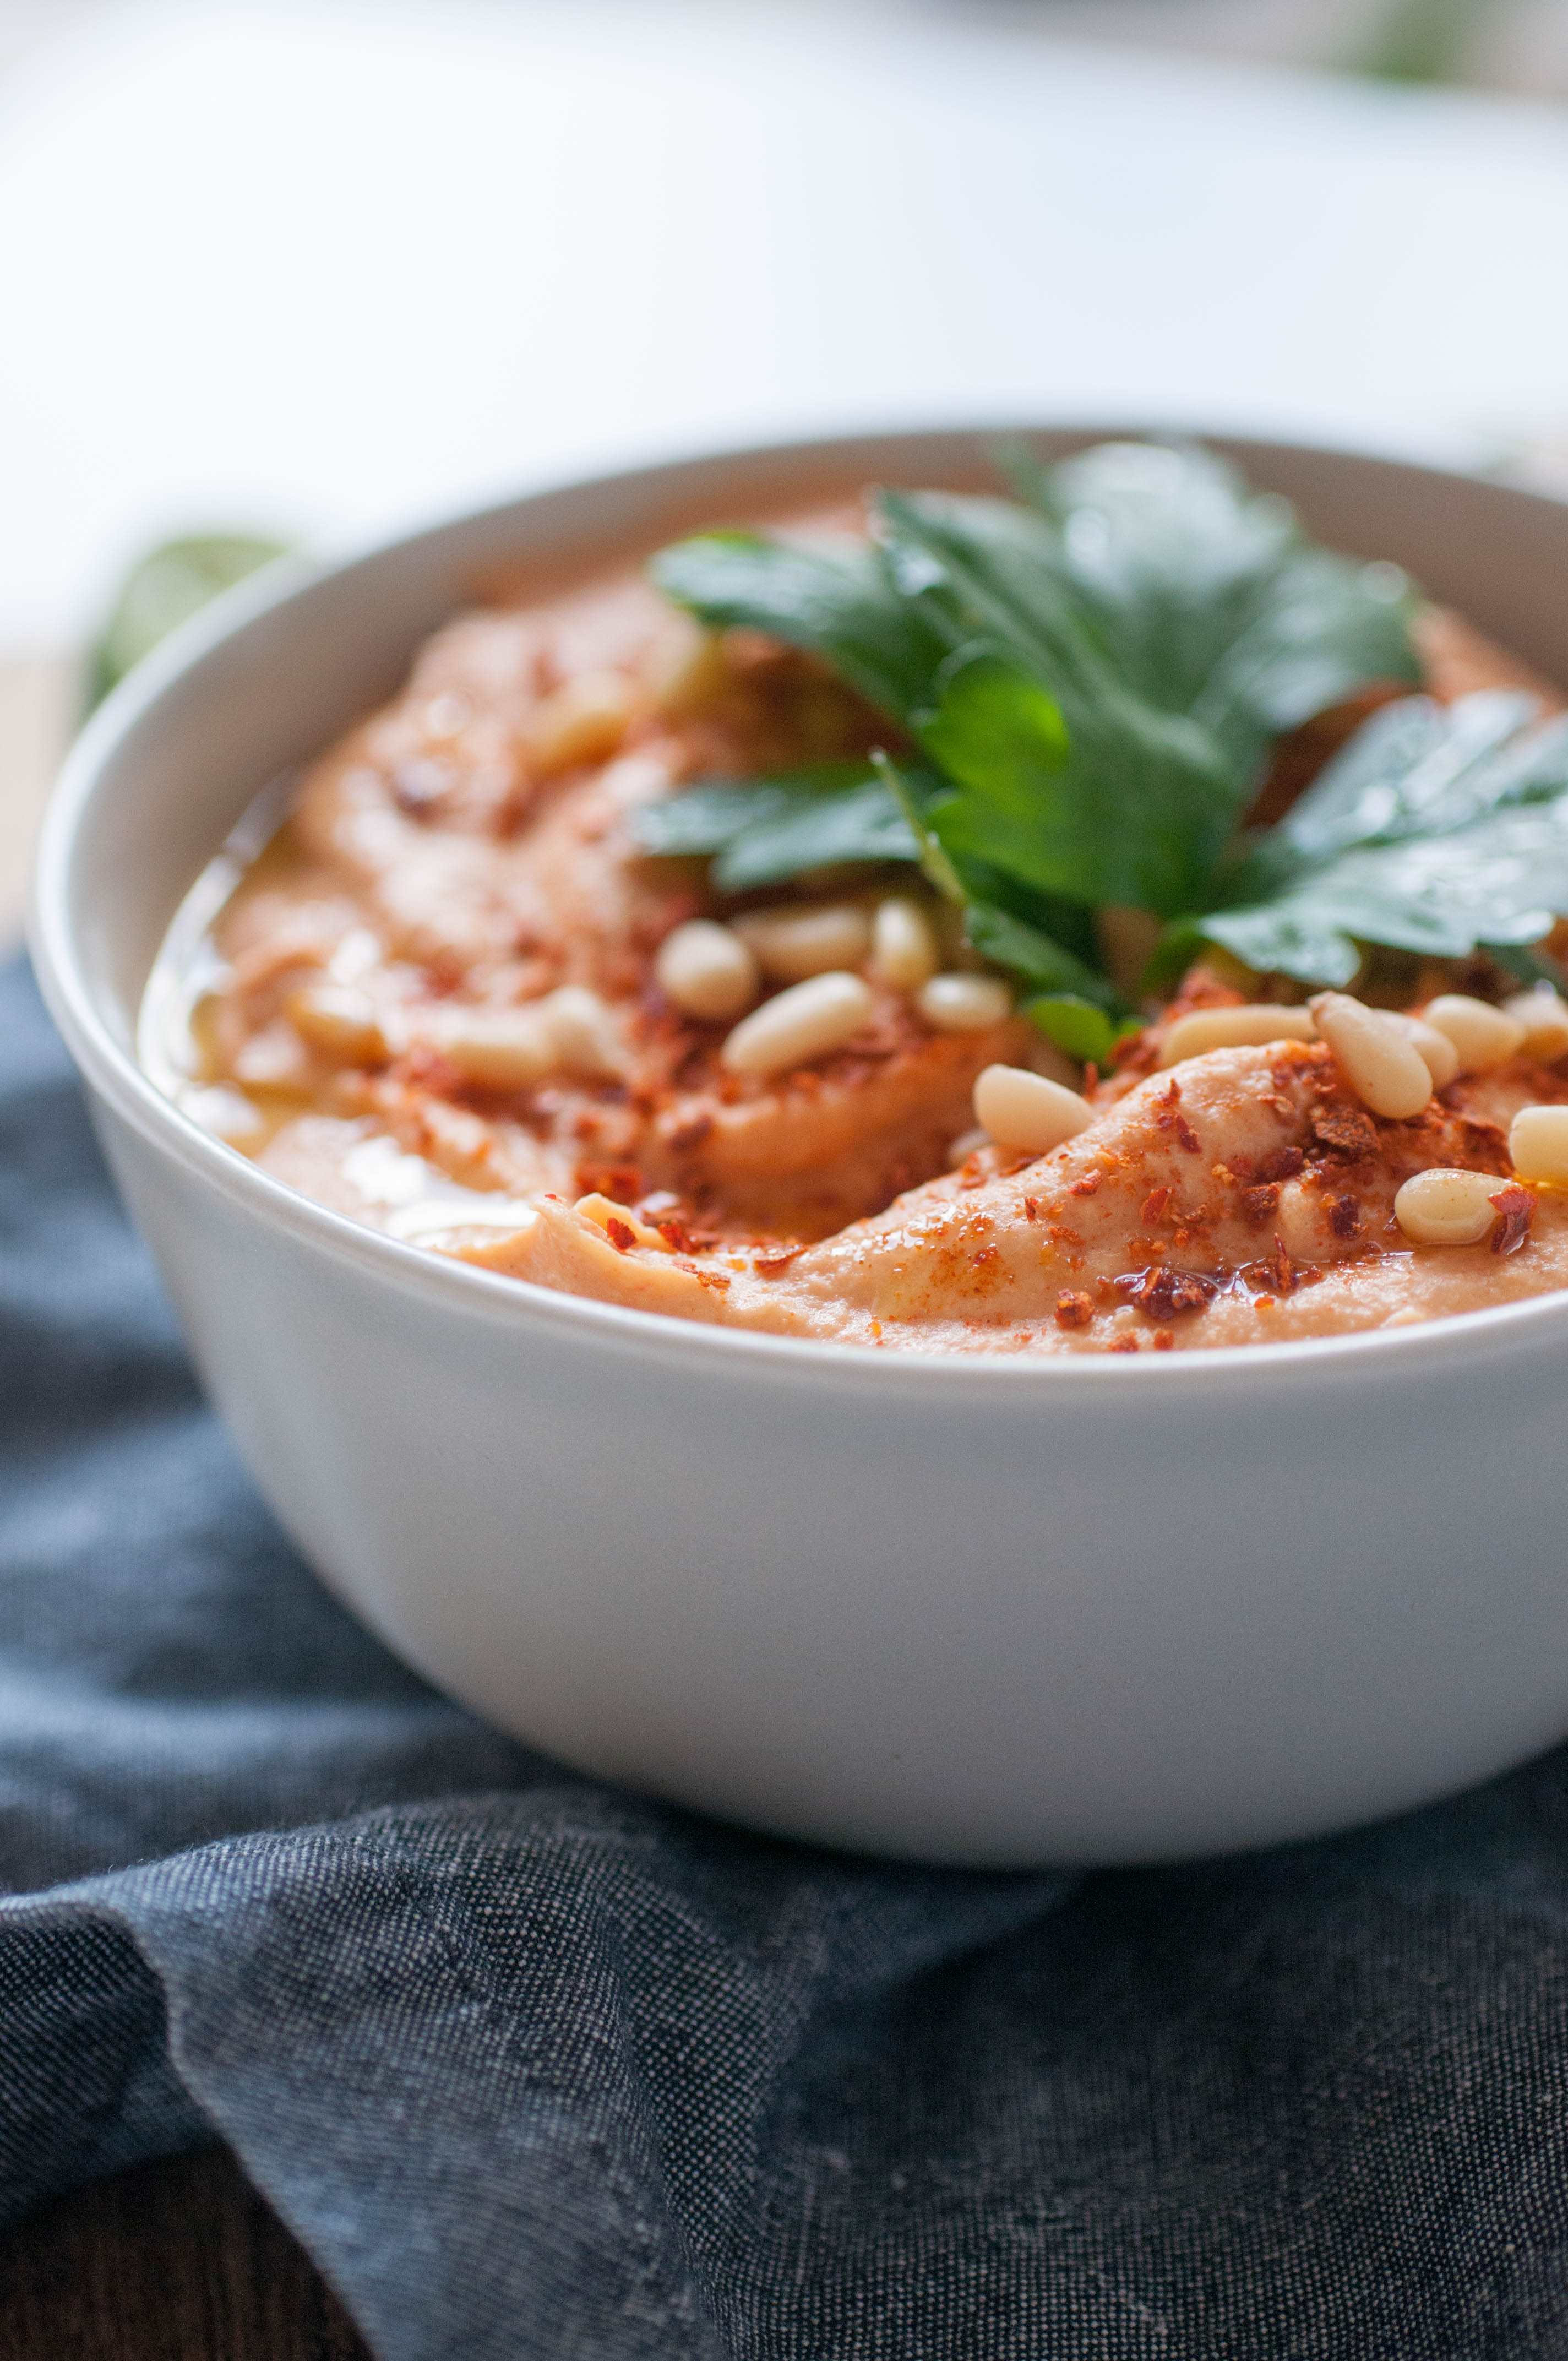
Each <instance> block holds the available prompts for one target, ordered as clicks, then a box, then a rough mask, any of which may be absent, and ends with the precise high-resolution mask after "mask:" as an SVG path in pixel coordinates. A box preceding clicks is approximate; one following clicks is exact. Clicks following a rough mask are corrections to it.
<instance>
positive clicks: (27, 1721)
mask: <svg viewBox="0 0 1568 2361" xmlns="http://www.w3.org/2000/svg"><path fill="white" fill-rule="evenodd" d="M0 1886H3V1887H4V1889H5V1897H6V1898H5V1899H3V1900H0V2217H4V2218H14V2217H16V2215H18V2214H20V2213H25V2212H26V2211H27V2209H28V2208H29V2207H30V2206H32V2205H34V2204H37V2203H38V2202H41V2201H42V2200H43V2199H45V2198H47V2197H48V2196H49V2195H50V2194H52V2193H53V2192H55V2191H60V2190H62V2189H65V2188H67V2187H70V2186H71V2185H72V2184H74V2183H77V2182H80V2181H82V2180H88V2179H90V2178H92V2177H93V2175H95V2174H99V2173H103V2172H106V2171H110V2170H113V2169H115V2168H117V2167H119V2166H122V2165H125V2164H127V2163H129V2162H132V2161H133V2160H135V2159H137V2158H143V2157H150V2156H155V2155H158V2154H160V2153H170V2152H172V2151H174V2150H176V2149H179V2148H181V2147H187V2146H190V2145H193V2144H195V2143H196V2142H198V2141H200V2140H203V2139H206V2138H209V2137H211V2136H213V2134H214V2133H216V2134H218V2135H220V2136H222V2137H223V2138H225V2140H227V2141H228V2142H229V2143H230V2144H231V2145H232V2146H233V2147H234V2148H235V2149H236V2152H237V2153H238V2155H239V2157H240V2158H241V2160H242V2162H243V2164H244V2166H245V2168H246V2169H247V2172H248V2173H249V2174H250V2175H251V2177H252V2179H253V2180H255V2181H256V2183H257V2184H258V2187H259V2188H260V2189H261V2190H262V2191H264V2192H265V2193H266V2195H267V2196H268V2197H269V2199H270V2200H271V2202H273V2204H274V2205H276V2207H277V2208H278V2210H279V2211H280V2213H281V2214H282V2215H283V2217H284V2219H285V2220H286V2221H287V2222H289V2224H291V2226H292V2228H293V2229H294V2230H295V2232H296V2233H297V2234H298V2235H299V2236H300V2237H301V2238H302V2240H303V2241H304V2243H305V2245H306V2246H308V2247H309V2249H310V2250H311V2252H312V2253H313V2256H314V2257H315V2258H316V2260H317V2261H318V2263H319V2264H320V2265H321V2267H322V2268H323V2271H324V2272H325V2273H326V2275H327V2277H328V2278H329V2279H331V2280H332V2282H333V2283H334V2286H335V2287H336V2288H337V2290H338V2291H339V2292H340V2294H341V2295H342V2296H343V2297H344V2299H345V2301H346V2303H347V2304H348V2306H349V2308H350V2310H351V2311H352V2312H353V2313H354V2315H355V2317H356V2320H357V2321H358V2322H359V2323H360V2325H361V2327H362V2329H363V2330H364V2332H365V2334H366V2336H367V2340H368V2342H369V2343H370V2345H371V2346H372V2347H373V2349H374V2350H375V2352H376V2353H377V2354H378V2356H384V2361H435V2356H451V2355H455V2354H462V2355H463V2356H465V2361H503V2356H504V2361H518V2356H542V2357H543V2356H556V2355H561V2354H565V2353H576V2354H583V2355H588V2354H591V2355H593V2356H596V2361H675V2356H680V2361H688V2356H703V2361H808V2356H809V2361H824V2356H834V2361H872V2356H876V2361H894V2356H899V2361H905V2356H921V2361H948V2356H951V2361H959V2356H975V2355H978V2354H983V2355H985V2356H988V2361H1010V2357H1011V2356H1017V2361H1024V2356H1038V2355H1041V2354H1044V2353H1047V2352H1048V2353H1049V2354H1051V2355H1052V2356H1080V2355H1081V2356H1159V2357H1160V2361H1169V2356H1174V2355H1177V2354H1184V2353H1192V2354H1197V2353H1201V2354H1203V2355H1205V2356H1228V2355H1234V2356H1244V2355H1245V2356H1247V2361H1271V2356H1285V2355H1287V2354H1288V2355H1290V2356H1293V2361H1315V2356H1322V2361H1328V2356H1334V2361H1344V2356H1359V2355H1368V2356H1370V2355H1374V2354H1376V2355H1379V2356H1381V2355H1407V2354H1408V2355H1412V2356H1414V2355H1420V2356H1440V2361H1441V2357H1442V2356H1454V2361H1459V2356H1464V2361H1475V2356H1483V2355H1497V2356H1505V2355H1507V2356H1509V2361H1519V2356H1530V2355H1541V2356H1545V2355H1548V2354H1552V2355H1557V2354H1560V2353H1561V2352H1563V2350H1564V2349H1565V2346H1568V2196H1565V2194H1564V2191H1568V2108H1565V2107H1564V2104H1563V2091H1564V2088H1565V2087H1568V2082H1565V2075H1564V2068H1565V2065H1568V1752H1559V1753H1556V1754H1553V1755H1551V1756H1548V1757H1546V1758H1545V1759H1543V1760H1542V1761H1541V1762H1540V1763H1536V1764H1533V1765H1532V1766H1530V1768H1529V1769H1527V1770H1525V1771H1522V1772H1520V1773H1516V1774H1514V1775H1513V1776H1512V1777H1510V1778H1508V1779H1504V1780H1500V1781H1497V1782H1495V1783H1494V1784H1491V1785H1490V1786H1488V1787H1486V1788H1484V1789H1482V1790H1480V1791H1478V1792H1477V1793H1475V1795H1470V1796H1467V1797H1464V1798H1462V1799H1461V1800H1460V1801H1458V1802H1456V1803H1453V1804H1451V1805H1448V1806H1442V1807H1441V1808H1438V1809H1435V1810H1431V1811H1428V1812H1425V1813H1422V1814H1420V1815H1418V1816H1415V1817H1411V1818H1409V1819H1407V1820H1404V1821H1400V1822H1398V1823H1396V1824H1393V1825H1391V1826H1388V1827H1386V1828H1378V1829H1375V1830H1371V1831H1367V1832H1363V1833H1361V1834H1359V1835H1354V1836H1351V1837H1347V1838H1343V1839H1337V1840H1334V1841H1330V1842H1324V1843H1320V1844H1315V1845H1310V1846H1302V1847H1299V1848H1293V1849H1288V1850H1283V1851H1280V1852H1277V1853H1273V1854H1269V1855H1265V1856H1258V1857H1254V1858H1251V1859H1240V1860H1234V1861H1221V1862H1215V1863H1210V1864H1206V1865H1201V1866H1197V1867H1192V1868H1185V1869H1170V1870H1153V1871H1144V1872H1116V1873H1113V1874H1102V1875H1095V1876H1089V1877H1079V1878H1068V1877H1061V1876H1054V1875H1051V1874H1046V1873H1043V1874H1039V1875H1010V1876H1002V1875H998V1876H982V1875H977V1874H972V1873H966V1872H951V1871H927V1870H921V1869H917V1868H910V1867H900V1866H894V1865H887V1864H882V1863H877V1862H871V1861H856V1860H850V1859H847V1858H838V1857H834V1856H831V1855H828V1854H826V1853H820V1852H811V1851H807V1850H803V1849H800V1848H795V1847H792V1846H788V1845H784V1844H782V1843H777V1842H773V1841H771V1840H768V1839H760V1838H754V1837H750V1836H746V1835H744V1834H741V1833H739V1832H737V1831H734V1830H731V1829H728V1828H720V1827H718V1826H715V1825H712V1824H709V1823H706V1822H704V1821H702V1820H699V1819H697V1818H695V1817H691V1816H689V1815H686V1814H682V1813H679V1812H675V1811H672V1810H666V1809H663V1808H662V1807H660V1806H654V1805H652V1804H648V1803H645V1802H641V1801H639V1800H637V1799H635V1798H632V1797H629V1796H626V1795H620V1794H617V1793H615V1792H613V1791H611V1790H609V1789H606V1788H604V1787H602V1786H598V1785H596V1784H593V1783H591V1782H589V1781H587V1780H584V1779H581V1778H578V1777H576V1776H575V1775H573V1774H571V1773H565V1772H564V1771H562V1770H560V1769H559V1768H558V1767H556V1766H554V1765H553V1764H551V1763H546V1762H544V1761H543V1760H541V1759H540V1758H538V1757H536V1756H533V1755H531V1754H530V1753H529V1752H527V1751H526V1750H524V1749H522V1748H521V1747H519V1746H516V1745H514V1744H512V1743H511V1742H510V1741H507V1740H504V1739H502V1738H500V1737H499V1736H498V1735H496V1734H495V1733H494V1732H492V1731H490V1730H487V1729H485V1728H484V1727H483V1726H482V1725H480V1724H479V1723H477V1722H476V1721H475V1720H473V1719H471V1718H469V1717H468V1716H467V1715H466V1714H464V1713H462V1712H460V1711H459V1710H458V1709H457V1708H455V1707H453V1706H450V1705H447V1704H446V1703H444V1701H443V1700H442V1699H441V1698H439V1697H436V1696H434V1695H433V1693H432V1692H431V1691H430V1690H428V1689H427V1688H426V1687H425V1686H423V1685H422V1683H421V1682H420V1681H419V1680H418V1679H416V1678H415V1677H414V1675H411V1673H409V1672H408V1671H406V1670H405V1669H404V1668H403V1667H401V1666H400V1664H397V1663H396V1662H395V1661H394V1660H393V1659H392V1658H391V1657H390V1656H389V1655H388V1654H387V1653H385V1652H384V1651H383V1650H381V1649H380V1648H379V1647H378V1644H377V1643H376V1642H374V1641H373V1640H372V1639H370V1638H369V1637H368V1636H367V1634H366V1633H365V1632H364V1631H362V1630H361V1629H360V1628H359V1627H358V1626H357V1625H356V1623H355V1622H354V1621H353V1620H351V1619H350V1618H349V1617H348V1616H347V1615H346V1614H345V1613H344V1612H343V1611H342V1610H341V1609H338V1608H337V1607H336V1606H335V1605H334V1603H333V1602H332V1601H331V1600H330V1599H329V1598H327V1597H326V1594H325V1593H324V1592H323V1590H322V1589H321V1588H320V1587H318V1586H317V1585H316V1583H315V1582H314V1580H313V1577H312V1576H311V1575H310V1573H309V1572H308V1570H307V1569H306V1568H305V1567H304V1566H303V1565H302V1564H301V1562H300V1560H299V1558H298V1557H297V1556H296V1555H295V1554H294V1553H293V1552H292V1550H291V1548H290V1546H289V1544H288V1543H286V1542H285V1540H284V1539H283V1538H282V1536H281V1535H280V1532H278V1530H277V1528H276V1526H275V1525H274V1524H273V1523H272V1522H271V1521H270V1519H269V1516H268V1514H267V1512H266V1510H264V1509H263V1507H262V1506H261V1505H260V1503H259V1502H258V1499H257V1498H256V1495H255V1493H254V1492H253V1491H252V1489H251V1488H250V1486H249V1485H248V1483H247V1479H246V1477H245V1476H244V1474H243V1473H242V1471H241V1469H240V1468H239V1466H238V1465H237V1463H236V1459H235V1458H234V1456H233V1455H232V1453H231V1451H230V1448H229V1446H228V1444H227V1443H226V1441H225V1437H224V1435H223V1433H222V1432H221V1430H220V1429H219V1427H218V1426H217V1424H216V1423H215V1422H214V1418H213V1416H212V1414H211V1413H210V1412H209V1411H207V1410H206V1409H205V1408H204V1406H203V1402H202V1400H201V1398H200V1395H199V1393H198V1392H197V1389H196V1388H195V1385H194V1382H193V1380H192V1377H191V1375H190V1372H189V1369H188V1367H187V1366H186V1363H185V1360H184V1357H183V1356H182V1354H181V1348H180V1345H179V1342H178V1339H177V1336H176V1334H175V1332H174V1329H173V1326H172V1324H171V1322H170V1316H169V1313H168V1311H167V1309H166V1307H165V1305H164V1303H163V1301H162V1299H161V1297H160V1295H159V1289H158V1285H157V1282H156V1280H155V1279H154V1278H153V1276H152V1272H151V1268H150V1265H149V1263H148V1259H147V1257H146V1256H145V1255H144V1254H143V1252H142V1250H141V1248H140V1246H139V1245H138V1244H137V1241H136V1239H135V1238H134V1236H133V1235H132V1234H131V1233H130V1231H129V1230H128V1229H127V1227H126V1224H125V1222H124V1219H123V1217H122V1215H121V1213H120V1212H119V1210H118V1208H117V1205H116V1203H115V1198H114V1194H113V1191H112V1189H111V1186H110V1184H109V1181H108V1179H107V1176H106V1175H105V1173H104V1170H103V1167H102V1165H101V1163H100V1161H99V1159H98V1157H97V1153H96V1150H95V1148H94V1146H93V1139H92V1136H91V1133H90V1130H89V1128H88V1126H87V1122H86V1118H85V1115H84V1113H83V1110H82V1102H81V1100H80V1097H79V1096H78V1093H77V1091H76V1088H75V1085H74V1082H73V1081H72V1079H71V1072H70V1069H69V1065H68V1062H67V1060H66V1059H65V1056H64V1053H63V1051H62V1050H61V1049H60V1046H59V1043H58V1041H57V1040H56V1039H55V1038H54V1036H53V1034H52V1032H51V1030H50V1028H49V1023H48V1020H47V1019H46V1017H45V1016H44V1015H43V1012H42V1010H41V1007H40V1006H39V1005H38V1000H37V996H36V994H35V993H34V990H33V986H32V983H31V981H30V979H29V977H28V976H27V972H26V970H25V968H24V967H23V966H22V965H21V964H20V963H16V964H13V965H12V966H11V967H10V968H8V969H7V970H5V972H3V973H0Z"/></svg>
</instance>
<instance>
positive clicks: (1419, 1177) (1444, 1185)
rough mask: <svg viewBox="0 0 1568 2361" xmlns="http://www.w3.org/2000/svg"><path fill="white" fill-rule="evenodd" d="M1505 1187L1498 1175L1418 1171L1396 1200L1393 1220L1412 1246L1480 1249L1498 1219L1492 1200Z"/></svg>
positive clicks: (1439, 1170) (1440, 1170)
mask: <svg viewBox="0 0 1568 2361" xmlns="http://www.w3.org/2000/svg"><path fill="white" fill-rule="evenodd" d="M1504 1185H1505V1184H1504V1183H1503V1182H1502V1181H1501V1180H1498V1178H1497V1174H1496V1173H1495V1172H1459V1171H1448V1170H1443V1169H1442V1168H1439V1169H1437V1170H1433V1171H1431V1172H1418V1173H1417V1174H1416V1176H1415V1178H1414V1179H1413V1180H1407V1181H1406V1183H1405V1185H1404V1187H1403V1188H1402V1189H1401V1190H1400V1191H1399V1192H1398V1196H1397V1197H1396V1198H1395V1200H1394V1219H1395V1220H1396V1221H1397V1222H1398V1224H1399V1227H1400V1228H1401V1229H1402V1230H1403V1231H1404V1233H1405V1235H1406V1236H1407V1237H1408V1238H1409V1241H1410V1243H1411V1245H1412V1246H1479V1245H1480V1243H1481V1240H1482V1239H1483V1238H1484V1237H1485V1236H1486V1233H1487V1231H1488V1230H1489V1229H1490V1228H1491V1226H1492V1224H1493V1222H1494V1221H1495V1220H1496V1219H1497V1214H1496V1211H1495V1209H1494V1207H1493V1204H1492V1202H1491V1201H1492V1199H1493V1198H1494V1197H1495V1196H1496V1195H1497V1191H1498V1190H1499V1189H1501V1188H1502V1187H1503V1186H1504Z"/></svg>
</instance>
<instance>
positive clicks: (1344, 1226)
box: [1329, 1197, 1361, 1238]
mask: <svg viewBox="0 0 1568 2361" xmlns="http://www.w3.org/2000/svg"><path fill="white" fill-rule="evenodd" d="M1329 1227H1330V1229H1331V1230H1332V1232H1333V1234H1334V1235H1335V1237H1336V1238H1353V1237H1354V1235H1355V1234H1356V1232H1357V1230H1358V1229H1360V1227H1361V1207H1360V1205H1359V1204H1358V1203H1357V1202H1356V1200H1355V1199H1354V1197H1336V1198H1335V1199H1334V1201H1333V1203H1332V1205H1331V1206H1330V1207H1329Z"/></svg>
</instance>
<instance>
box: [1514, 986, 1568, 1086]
mask: <svg viewBox="0 0 1568 2361" xmlns="http://www.w3.org/2000/svg"><path fill="white" fill-rule="evenodd" d="M1503 1014H1504V1016H1511V1017H1513V1019H1514V1020H1515V1022H1516V1023H1517V1024H1519V1025H1522V1026H1523V1027H1524V1049H1523V1054H1524V1056H1525V1057H1527V1058H1533V1059H1535V1060H1536V1061H1537V1063H1538V1064H1540V1065H1542V1066H1554V1065H1555V1064H1556V1063H1557V1060H1558V1059H1559V1058H1562V1057H1564V1056H1568V1000H1563V998H1562V997H1561V995H1560V994H1557V993H1555V992H1553V991H1552V986H1551V985H1550V984H1549V983H1547V984H1541V985H1538V986H1537V988H1536V990H1535V991H1534V992H1519V993H1516V994H1515V995H1514V997H1513V998H1512V1000H1505V1001H1504V1003H1503Z"/></svg>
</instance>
